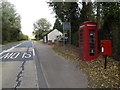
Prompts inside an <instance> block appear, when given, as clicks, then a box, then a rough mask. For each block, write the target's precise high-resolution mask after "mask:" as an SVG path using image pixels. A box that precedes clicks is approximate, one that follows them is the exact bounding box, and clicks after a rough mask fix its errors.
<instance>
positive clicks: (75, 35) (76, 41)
mask: <svg viewBox="0 0 120 90" xmlns="http://www.w3.org/2000/svg"><path fill="white" fill-rule="evenodd" d="M72 43H73V45H75V46H78V32H75V33H74V34H73V38H72Z"/></svg>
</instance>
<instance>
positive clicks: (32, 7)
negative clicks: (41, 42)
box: [8, 0, 55, 36]
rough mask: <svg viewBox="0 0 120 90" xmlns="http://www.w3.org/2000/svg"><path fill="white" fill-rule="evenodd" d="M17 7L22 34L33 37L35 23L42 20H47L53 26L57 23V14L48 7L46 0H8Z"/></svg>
mask: <svg viewBox="0 0 120 90" xmlns="http://www.w3.org/2000/svg"><path fill="white" fill-rule="evenodd" d="M8 1H9V2H11V3H12V4H14V5H15V7H16V10H17V12H18V13H19V14H20V16H21V25H22V29H21V30H22V32H23V33H24V34H27V35H29V36H30V35H31V34H32V31H33V23H34V22H35V21H36V20H38V19H40V18H46V19H47V20H48V21H49V22H50V23H51V24H52V26H53V25H54V22H55V18H54V16H55V14H51V13H52V9H50V8H49V7H48V4H47V3H46V0H8Z"/></svg>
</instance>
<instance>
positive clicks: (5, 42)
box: [2, 41, 21, 46]
mask: <svg viewBox="0 0 120 90" xmlns="http://www.w3.org/2000/svg"><path fill="white" fill-rule="evenodd" d="M17 42H21V41H11V42H8V41H4V42H2V46H4V45H9V44H13V43H17Z"/></svg>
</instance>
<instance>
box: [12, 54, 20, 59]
mask: <svg viewBox="0 0 120 90" xmlns="http://www.w3.org/2000/svg"><path fill="white" fill-rule="evenodd" d="M19 54H20V53H14V54H13V55H12V56H11V57H10V59H15V58H17V57H18V55H19Z"/></svg>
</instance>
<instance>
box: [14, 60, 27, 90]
mask: <svg viewBox="0 0 120 90" xmlns="http://www.w3.org/2000/svg"><path fill="white" fill-rule="evenodd" d="M25 63H26V61H24V62H23V63H22V65H21V70H20V72H19V73H18V74H17V76H16V85H15V87H14V88H15V90H16V88H17V87H19V86H20V85H21V82H22V78H23V71H24V66H25Z"/></svg>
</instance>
